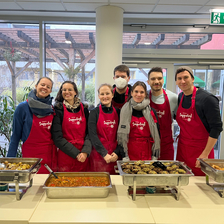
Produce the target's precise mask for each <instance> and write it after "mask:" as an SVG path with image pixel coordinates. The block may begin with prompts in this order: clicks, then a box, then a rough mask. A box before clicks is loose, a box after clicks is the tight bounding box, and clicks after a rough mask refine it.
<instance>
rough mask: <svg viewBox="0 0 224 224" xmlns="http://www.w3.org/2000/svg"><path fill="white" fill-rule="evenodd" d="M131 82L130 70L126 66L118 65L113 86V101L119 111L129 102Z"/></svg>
mask: <svg viewBox="0 0 224 224" xmlns="http://www.w3.org/2000/svg"><path fill="white" fill-rule="evenodd" d="M129 80H130V70H129V68H128V67H127V66H126V65H118V66H117V67H115V69H114V81H115V85H114V86H113V94H114V97H113V100H112V105H113V106H114V107H116V108H118V109H121V108H122V106H123V105H124V104H125V103H126V102H127V98H128V96H129V95H130V94H131V85H129V84H128V82H129Z"/></svg>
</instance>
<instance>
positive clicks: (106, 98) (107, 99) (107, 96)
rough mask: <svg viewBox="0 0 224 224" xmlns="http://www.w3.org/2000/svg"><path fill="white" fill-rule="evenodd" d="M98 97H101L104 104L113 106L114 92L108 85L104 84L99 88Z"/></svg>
mask: <svg viewBox="0 0 224 224" xmlns="http://www.w3.org/2000/svg"><path fill="white" fill-rule="evenodd" d="M98 97H99V99H100V102H101V103H102V105H104V106H106V107H110V106H111V101H112V98H113V94H112V92H111V89H110V88H109V87H108V86H102V87H101V88H100V89H99V94H98Z"/></svg>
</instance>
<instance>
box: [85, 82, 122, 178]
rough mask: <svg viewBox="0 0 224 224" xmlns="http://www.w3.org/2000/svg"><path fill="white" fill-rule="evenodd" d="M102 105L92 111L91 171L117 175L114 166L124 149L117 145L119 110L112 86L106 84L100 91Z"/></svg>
mask: <svg viewBox="0 0 224 224" xmlns="http://www.w3.org/2000/svg"><path fill="white" fill-rule="evenodd" d="M98 97H99V99H100V104H99V105H98V106H97V107H96V108H94V109H93V110H91V111H90V115H89V125H88V127H89V137H90V140H91V142H92V145H93V150H92V153H91V155H90V167H91V170H90V171H94V172H109V173H110V174H116V173H115V171H114V166H115V165H116V160H117V159H118V156H119V155H120V153H122V151H123V148H122V147H120V146H119V145H118V144H117V128H118V123H119V112H120V110H119V109H117V108H116V109H115V107H113V106H112V104H111V101H112V98H113V89H112V86H111V85H109V84H107V83H105V84H102V85H101V86H100V87H99V89H98Z"/></svg>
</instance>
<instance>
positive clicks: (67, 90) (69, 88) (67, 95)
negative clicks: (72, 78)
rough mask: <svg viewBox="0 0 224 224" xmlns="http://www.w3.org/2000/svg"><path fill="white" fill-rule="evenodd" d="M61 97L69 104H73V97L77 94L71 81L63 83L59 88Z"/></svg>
mask: <svg viewBox="0 0 224 224" xmlns="http://www.w3.org/2000/svg"><path fill="white" fill-rule="evenodd" d="M61 92H62V97H63V99H64V100H66V101H67V102H68V103H69V104H70V105H73V104H74V98H75V96H76V95H77V93H76V91H75V90H74V86H73V85H72V84H71V83H65V84H63V86H62V88H61Z"/></svg>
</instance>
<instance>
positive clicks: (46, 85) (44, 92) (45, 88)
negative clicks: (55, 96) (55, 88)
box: [35, 78, 52, 98]
mask: <svg viewBox="0 0 224 224" xmlns="http://www.w3.org/2000/svg"><path fill="white" fill-rule="evenodd" d="M35 88H36V91H37V92H36V96H37V97H39V98H46V97H47V96H48V95H49V94H50V93H51V91H52V82H51V81H50V80H49V79H47V78H42V79H41V80H40V81H39V83H38V84H37V85H35Z"/></svg>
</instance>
